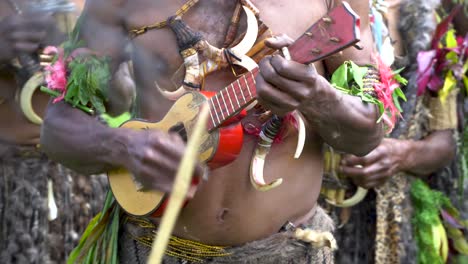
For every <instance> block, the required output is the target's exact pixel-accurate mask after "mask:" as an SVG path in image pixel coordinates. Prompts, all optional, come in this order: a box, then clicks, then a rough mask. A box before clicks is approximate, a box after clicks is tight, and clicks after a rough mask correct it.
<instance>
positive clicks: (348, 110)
mask: <svg viewBox="0 0 468 264" xmlns="http://www.w3.org/2000/svg"><path fill="white" fill-rule="evenodd" d="M322 98H323V100H322V101H320V102H318V103H317V102H314V103H310V104H311V105H312V104H314V106H313V107H311V108H309V110H312V111H307V112H306V113H303V114H304V115H305V117H306V119H307V121H308V123H309V125H310V126H311V129H312V131H315V132H318V134H320V135H321V137H322V138H323V140H324V141H325V142H326V143H327V144H329V145H330V146H332V147H334V148H335V149H337V150H340V151H344V152H347V153H351V154H354V155H358V156H363V155H365V154H367V153H369V152H370V151H371V150H372V149H374V148H375V147H376V146H377V145H378V144H379V143H380V141H381V140H382V137H383V129H382V124H381V123H377V119H378V109H377V107H376V106H375V105H373V104H366V103H363V102H362V101H361V99H360V98H358V97H354V96H350V95H345V94H342V93H340V92H339V91H336V90H335V89H333V88H331V87H330V89H328V92H327V94H326V95H323V96H322Z"/></svg>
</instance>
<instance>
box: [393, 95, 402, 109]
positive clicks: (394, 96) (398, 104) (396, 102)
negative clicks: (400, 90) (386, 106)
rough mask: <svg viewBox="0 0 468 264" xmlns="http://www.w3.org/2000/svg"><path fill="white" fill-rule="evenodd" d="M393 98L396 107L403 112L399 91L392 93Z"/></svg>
mask: <svg viewBox="0 0 468 264" xmlns="http://www.w3.org/2000/svg"><path fill="white" fill-rule="evenodd" d="M392 99H393V104H395V107H396V108H397V109H398V111H400V112H403V109H401V105H400V102H399V100H398V99H399V96H398V95H397V93H392Z"/></svg>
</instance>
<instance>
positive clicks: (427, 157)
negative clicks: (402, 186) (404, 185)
mask: <svg viewBox="0 0 468 264" xmlns="http://www.w3.org/2000/svg"><path fill="white" fill-rule="evenodd" d="M452 134H453V131H451V130H443V131H435V132H432V133H431V134H430V135H429V136H427V137H426V138H424V139H422V140H401V139H393V138H385V139H383V140H382V143H380V145H379V146H378V147H377V148H376V149H374V150H373V151H372V152H371V153H369V154H368V155H366V156H364V157H356V156H352V155H348V156H346V158H345V159H344V161H343V163H342V167H341V172H342V173H344V174H345V175H348V176H349V177H351V178H352V179H353V181H354V183H356V184H357V185H359V186H361V187H364V188H366V189H370V188H374V187H377V186H380V185H382V184H383V183H385V182H386V181H387V180H388V179H389V178H390V177H392V176H393V175H395V174H396V173H398V172H408V173H411V174H414V175H418V176H427V175H429V174H430V173H432V172H434V171H436V170H438V169H440V168H442V167H444V166H446V165H448V164H449V163H450V161H451V160H452V159H453V158H454V157H455V141H454V140H453V135H452ZM356 165H361V166H362V168H360V167H355V166H356Z"/></svg>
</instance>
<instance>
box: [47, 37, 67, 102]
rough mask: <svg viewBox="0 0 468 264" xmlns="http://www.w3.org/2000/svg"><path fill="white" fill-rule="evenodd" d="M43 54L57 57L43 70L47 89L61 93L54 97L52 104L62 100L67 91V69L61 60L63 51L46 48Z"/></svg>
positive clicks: (50, 47) (55, 48)
mask: <svg viewBox="0 0 468 264" xmlns="http://www.w3.org/2000/svg"><path fill="white" fill-rule="evenodd" d="M44 54H48V55H52V54H56V55H58V58H57V60H56V61H55V62H54V63H53V64H51V65H48V66H47V67H46V68H45V70H46V71H47V74H46V77H45V79H46V83H47V87H49V88H50V89H52V90H57V91H59V92H61V93H62V94H61V95H60V96H59V97H56V98H55V99H54V100H53V102H54V103H56V102H59V101H61V100H63V98H64V97H65V93H66V91H67V69H66V65H65V61H64V60H63V50H61V49H58V48H57V47H52V46H48V47H46V48H45V49H44Z"/></svg>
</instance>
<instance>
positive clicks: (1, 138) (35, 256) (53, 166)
mask: <svg viewBox="0 0 468 264" xmlns="http://www.w3.org/2000/svg"><path fill="white" fill-rule="evenodd" d="M83 2H84V1H77V5H74V4H73V2H67V1H40V0H37V1H36V0H1V1H0V36H1V37H0V262H1V263H41V264H42V263H65V260H66V256H67V255H68V253H69V252H70V250H71V249H72V248H73V247H74V246H75V245H76V244H77V241H78V239H79V236H80V235H81V233H82V232H83V231H84V228H85V227H86V224H87V223H88V221H89V220H90V219H91V217H92V216H93V215H95V214H96V213H97V212H98V211H99V210H100V208H101V206H102V201H103V197H104V195H105V188H104V187H105V186H106V185H107V183H106V179H105V178H103V176H93V177H84V176H80V175H76V174H75V173H74V172H72V171H70V170H68V169H66V168H64V167H63V166H61V165H59V164H57V163H55V162H53V161H50V160H49V159H48V158H47V157H46V155H45V154H43V153H42V152H41V149H40V146H39V137H40V125H41V117H42V116H43V114H44V109H45V107H46V105H47V103H48V101H49V99H50V97H48V96H47V95H45V94H43V93H41V92H39V89H37V90H36V91H34V92H32V96H28V95H27V94H28V91H26V88H24V87H25V86H28V84H35V83H36V84H41V83H42V79H41V78H42V77H41V76H42V75H41V74H37V73H38V72H39V73H40V72H42V70H43V67H41V66H40V55H41V53H42V50H43V49H44V48H45V47H46V46H48V45H53V44H57V43H60V42H61V41H63V39H64V37H65V36H66V35H65V34H66V33H68V31H69V30H70V29H71V27H72V26H73V21H74V20H76V17H77V15H78V13H79V12H80V7H82V6H83ZM76 7H79V8H76ZM47 60H48V62H50V58H49V59H46V61H47ZM37 79H40V80H39V81H37V82H36V81H35V80H37Z"/></svg>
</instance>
